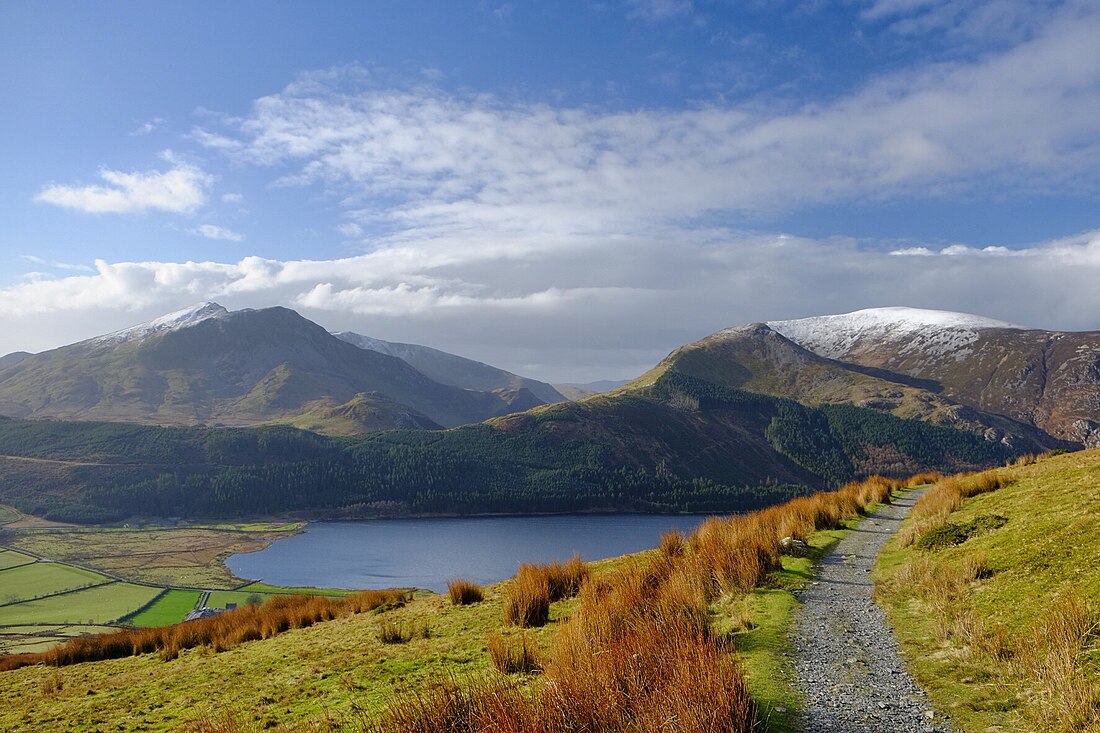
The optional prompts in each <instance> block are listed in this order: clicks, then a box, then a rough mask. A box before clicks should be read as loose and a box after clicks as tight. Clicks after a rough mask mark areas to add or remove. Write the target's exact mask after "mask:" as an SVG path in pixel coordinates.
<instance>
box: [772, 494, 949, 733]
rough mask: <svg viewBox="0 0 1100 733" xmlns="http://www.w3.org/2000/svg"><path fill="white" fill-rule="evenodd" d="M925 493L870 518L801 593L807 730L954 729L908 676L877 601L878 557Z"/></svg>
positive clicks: (914, 732)
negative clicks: (874, 575)
mask: <svg viewBox="0 0 1100 733" xmlns="http://www.w3.org/2000/svg"><path fill="white" fill-rule="evenodd" d="M920 493H921V492H919V491H914V492H910V493H908V494H906V495H905V496H903V497H901V498H898V499H896V500H895V502H894V503H893V504H891V505H887V506H884V507H882V508H881V509H880V510H879V511H878V512H877V513H875V514H874V515H873V516H872V517H869V518H868V519H865V520H863V521H862V522H861V523H860V524H859V526H858V527H857V528H856V529H855V530H854V531H853V532H852V533H851V534H849V535H848V536H847V537H845V538H844V539H843V540H841V541H840V543H839V544H837V546H836V547H835V548H834V549H833V551H832V552H830V553H829V554H828V555H827V556H826V557H825V559H824V560H822V562H821V565H820V566H819V567H818V570H817V573H816V575H815V579H814V580H813V581H812V583H811V584H810V585H808V586H807V587H806V589H805V590H803V591H801V592H800V593H799V599H800V601H801V609H800V611H799V613H798V614H797V617H796V619H795V622H794V624H793V629H792V637H791V649H792V650H793V652H794V664H793V669H794V675H795V686H796V687H797V688H798V689H799V690H801V692H802V693H803V695H804V696H805V707H804V710H803V721H802V722H803V728H804V729H805V730H806V733H825V732H826V731H827V732H828V733H838V732H841V731H843V732H844V733H928V732H930V731H935V733H954V729H953V728H952V727H951V723H950V721H948V720H945V719H944V718H942V717H940V715H939V714H938V713H935V714H934V713H933V712H932V706H931V704H930V703H929V701H928V699H927V697H926V695H925V693H924V692H923V691H922V690H921V689H920V687H918V686H917V684H916V682H914V681H913V678H912V677H911V676H910V675H909V672H908V671H907V670H906V667H905V662H904V661H903V660H902V659H901V657H900V655H899V653H898V643H897V640H896V639H895V638H894V635H893V633H892V632H891V631H890V627H889V625H888V624H887V622H886V614H885V613H884V612H883V611H882V609H881V608H879V607H878V606H877V605H875V603H874V601H873V600H872V587H873V583H872V581H871V568H872V567H873V566H874V564H875V557H876V556H878V553H879V550H881V549H882V546H883V544H885V542H886V540H887V539H889V537H890V536H891V535H893V534H894V533H895V532H896V531H897V529H898V526H899V525H900V524H901V520H902V519H904V518H905V515H906V514H908V513H909V510H910V509H911V508H912V506H913V504H914V503H915V502H916V500H917V498H919V496H920Z"/></svg>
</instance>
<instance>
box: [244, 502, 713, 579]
mask: <svg viewBox="0 0 1100 733" xmlns="http://www.w3.org/2000/svg"><path fill="white" fill-rule="evenodd" d="M711 516H721V515H716V514H714V513H701V514H694V513H676V514H655V513H649V512H592V511H586V512H569V513H553V514H550V513H545V514H478V515H457V516H456V515H445V514H433V515H420V516H415V517H413V516H390V517H372V518H343V519H331V518H326V519H318V520H314V521H311V522H309V523H308V524H303V526H302V527H300V528H299V529H298V530H297V531H295V532H293V533H291V534H289V535H288V536H286V537H283V538H280V541H276V542H272V543H269V544H267V545H266V546H265V547H263V548H260V549H258V550H255V551H252V552H247V553H237V554H234V555H232V556H230V557H227V558H225V560H224V561H223V565H224V566H225V568H226V569H227V570H228V572H229V573H230V574H232V575H233V576H234V577H237V578H240V579H242V580H245V579H253V580H252V582H262V583H268V584H272V585H280V586H309V587H316V588H318V589H324V588H364V589H367V588H385V587H413V588H421V589H426V590H431V591H433V592H436V593H439V592H445V591H444V589H445V582H446V580H448V579H453V578H455V577H471V578H472V579H473V580H475V581H476V582H480V583H495V582H499V581H501V580H505V579H507V578H509V577H512V575H514V574H515V571H516V568H517V566H518V564H519V563H523V562H550V561H552V560H566V559H568V558H569V556H570V555H572V554H573V553H574V552H576V553H578V554H580V555H581V556H582V557H583V558H584V559H585V560H586V561H595V560H602V559H606V558H609V557H618V556H620V555H623V554H628V553H632V552H640V551H643V550H646V549H651V548H653V547H657V546H658V544H659V543H660V535H661V534H662V533H663V532H665V531H668V530H672V529H675V530H678V531H681V532H684V533H685V534H686V533H688V532H690V531H691V530H693V529H694V528H695V527H696V526H698V525H699V524H700V523H702V522H703V521H704V520H705V519H706V518H707V517H711ZM380 520H381V521H380Z"/></svg>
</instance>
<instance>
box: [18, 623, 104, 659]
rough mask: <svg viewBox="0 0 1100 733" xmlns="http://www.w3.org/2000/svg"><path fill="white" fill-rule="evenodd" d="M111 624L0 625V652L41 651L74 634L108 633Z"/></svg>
mask: <svg viewBox="0 0 1100 733" xmlns="http://www.w3.org/2000/svg"><path fill="white" fill-rule="evenodd" d="M112 631H115V628H114V627H112V626H87V625H53V626H50V625H43V624H39V625H35V626H4V627H0V654H19V653H22V652H41V651H45V650H47V649H49V648H50V647H52V646H56V645H57V644H60V643H61V642H63V641H66V640H67V639H71V638H72V637H74V636H84V635H87V634H108V633H110V632H112Z"/></svg>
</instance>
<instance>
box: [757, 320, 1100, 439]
mask: <svg viewBox="0 0 1100 733" xmlns="http://www.w3.org/2000/svg"><path fill="white" fill-rule="evenodd" d="M875 310H883V309H875ZM908 310H909V311H911V312H912V311H915V309H908ZM866 313H867V311H856V312H855V313H853V314H840V315H837V316H822V317H816V318H809V319H799V320H794V321H775V322H773V324H774V326H775V327H776V328H777V330H779V331H780V332H785V333H786V335H788V336H789V337H790V338H791V340H793V341H795V342H797V343H800V345H802V346H804V347H805V348H807V349H809V350H811V351H814V352H815V353H818V354H820V355H823V356H832V357H834V358H836V359H838V360H842V361H844V362H847V363H852V364H856V365H859V366H861V367H865V368H870V369H881V370H886V371H889V372H893V373H897V374H901V375H905V376H907V377H911V378H914V379H920V380H923V381H925V382H928V383H932V384H935V385H936V386H937V387H938V390H939V393H940V394H942V395H943V396H944V397H947V398H949V399H951V400H954V401H956V402H958V403H960V404H963V405H966V406H968V407H972V408H974V409H977V410H981V411H984V412H988V413H995V414H999V415H1003V416H1005V417H1008V418H1010V419H1012V420H1016V421H1019V422H1022V423H1025V424H1028V425H1033V426H1034V427H1037V428H1039V429H1041V430H1043V431H1044V432H1046V433H1048V434H1049V435H1051V436H1052V437H1054V438H1057V439H1059V440H1064V441H1070V442H1073V443H1076V444H1078V445H1080V446H1084V447H1096V446H1100V331H1048V330H1042V329H1036V328H1025V327H1022V326H1014V325H1012V324H1005V323H1003V322H997V321H991V320H989V319H983V320H984V321H986V322H985V323H975V322H969V323H967V322H962V323H960V322H947V323H941V324H939V325H938V326H934V325H932V324H927V323H925V324H922V327H920V328H912V327H908V326H905V327H891V326H890V323H889V322H887V321H886V319H883V318H879V319H878V322H877V323H876V322H875V320H874V319H867V318H865V317H864V316H865V314H866ZM931 313H947V312H941V311H931ZM878 315H887V314H878ZM947 315H965V314H950V313H948V314H947ZM967 318H981V317H974V316H967ZM884 324H885V325H884Z"/></svg>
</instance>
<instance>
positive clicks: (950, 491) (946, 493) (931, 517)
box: [897, 471, 1011, 547]
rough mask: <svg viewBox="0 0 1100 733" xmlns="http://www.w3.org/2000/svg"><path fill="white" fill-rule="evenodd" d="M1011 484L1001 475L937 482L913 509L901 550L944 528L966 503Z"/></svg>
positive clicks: (900, 534) (900, 536) (988, 473)
mask: <svg viewBox="0 0 1100 733" xmlns="http://www.w3.org/2000/svg"><path fill="white" fill-rule="evenodd" d="M1009 483H1011V480H1010V479H1008V478H1006V477H1005V476H1003V475H1001V474H1000V473H998V472H997V471H986V472H984V473H980V474H976V475H975V474H958V475H956V476H949V477H947V478H944V479H941V480H939V481H937V482H936V483H935V484H933V485H932V488H930V489H928V491H927V492H925V494H924V496H922V497H921V498H920V499H919V500H918V501H917V503H916V504H915V505H913V511H912V512H911V513H910V520H909V522H908V523H907V524H906V525H905V526H904V527H902V528H901V530H900V531H899V532H898V536H897V537H898V538H897V542H898V546H899V547H908V546H909V545H911V544H913V543H914V542H915V541H916V540H917V539H918V538H919V537H920V536H921V535H923V534H925V533H926V532H929V531H931V530H933V529H936V528H938V527H941V526H943V524H945V523H946V522H947V517H948V516H950V515H951V513H952V512H954V511H956V510H957V509H959V507H961V506H962V505H963V502H964V501H965V500H967V499H969V498H971V497H974V496H978V495H979V494H986V493H989V492H991V491H997V490H998V489H1001V488H1004V487H1005V486H1007V485H1009Z"/></svg>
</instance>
